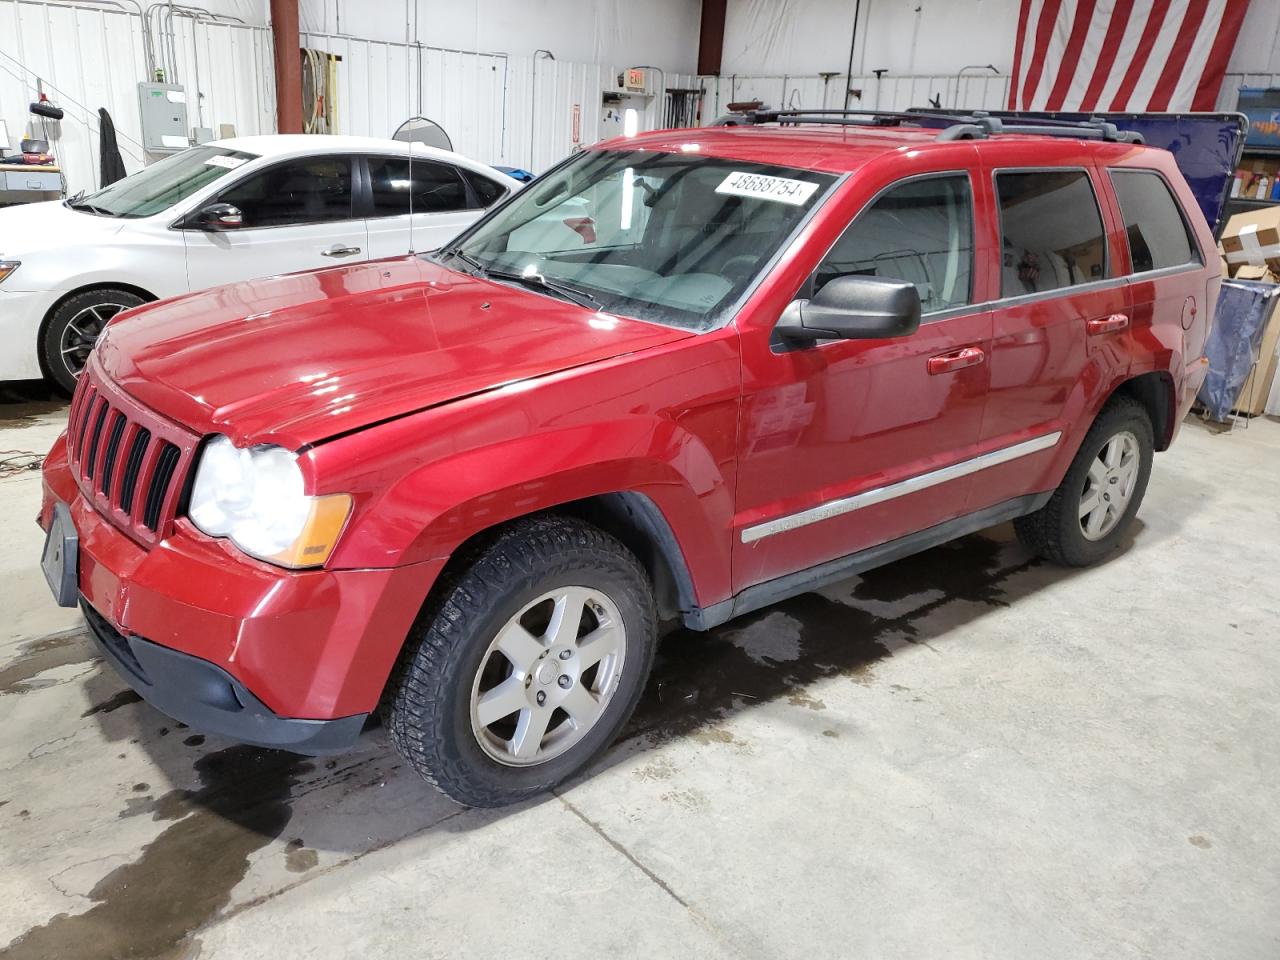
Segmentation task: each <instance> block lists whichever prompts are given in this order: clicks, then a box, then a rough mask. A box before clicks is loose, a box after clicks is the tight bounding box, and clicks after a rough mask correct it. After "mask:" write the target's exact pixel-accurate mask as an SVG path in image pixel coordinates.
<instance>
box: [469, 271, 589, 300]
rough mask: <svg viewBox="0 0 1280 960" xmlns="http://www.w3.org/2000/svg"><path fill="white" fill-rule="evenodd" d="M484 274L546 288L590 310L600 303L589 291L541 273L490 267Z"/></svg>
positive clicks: (495, 278) (492, 277)
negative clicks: (518, 271) (517, 271)
mask: <svg viewBox="0 0 1280 960" xmlns="http://www.w3.org/2000/svg"><path fill="white" fill-rule="evenodd" d="M484 276H485V277H486V278H488V279H489V280H508V281H510V282H511V283H521V284H524V285H525V286H526V287H533V288H535V289H537V290H546V291H549V292H550V293H554V294H555V295H556V296H558V297H560V298H561V299H563V300H568V301H569V302H570V303H576V304H577V305H578V306H580V307H586V308H587V309H588V310H594V309H596V308H597V306H598V304H599V301H598V300H596V298H595V297H593V296H592V295H591V294H589V293H587V291H585V290H578V289H576V288H574V287H571V286H569V285H568V284H566V283H560V282H558V281H556V280H548V279H547V278H546V277H544V276H543V275H542V274H540V273H515V272H514V271H511V270H494V269H492V268H488V269H486V270H485V271H484Z"/></svg>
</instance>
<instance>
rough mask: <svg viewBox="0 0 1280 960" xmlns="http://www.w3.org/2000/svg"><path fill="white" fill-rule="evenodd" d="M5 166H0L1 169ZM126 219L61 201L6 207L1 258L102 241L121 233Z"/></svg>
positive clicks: (0, 217)
mask: <svg viewBox="0 0 1280 960" xmlns="http://www.w3.org/2000/svg"><path fill="white" fill-rule="evenodd" d="M4 169H5V168H4V167H0V171H3V170H4ZM127 222H128V221H126V220H121V219H118V218H115V217H99V216H95V215H94V214H92V213H84V212H81V211H79V210H72V209H71V208H70V207H67V206H65V205H64V204H63V202H62V201H61V200H49V201H46V202H44V203H20V204H18V205H17V206H16V207H5V208H3V209H0V260H5V259H10V258H11V259H14V260H21V259H22V258H23V257H24V256H28V255H30V254H32V253H35V252H36V251H38V250H49V249H54V250H66V249H67V247H68V246H70V245H76V246H80V245H82V244H85V243H100V242H102V241H103V240H105V239H106V238H107V237H113V236H115V235H116V234H117V233H119V232H120V228H121V227H122V226H123V225H124V224H125V223H127ZM14 276H15V277H16V276H17V274H14Z"/></svg>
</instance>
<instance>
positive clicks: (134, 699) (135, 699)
mask: <svg viewBox="0 0 1280 960" xmlns="http://www.w3.org/2000/svg"><path fill="white" fill-rule="evenodd" d="M141 702H142V697H140V696H138V695H137V694H136V693H134V692H133V691H132V690H129V689H125V690H121V691H120V692H119V693H117V694H115V695H114V696H110V697H108V698H107V699H106V700H103V701H102V702H101V703H95V704H94V705H93V706H92V707H90V708H89V709H88V710H86V711H85V712H84V713H82V714H80V716H81V717H92V716H93V715H94V714H97V713H111V712H112V711H113V710H119V709H120V708H121V707H127V706H128V705H129V704H131V703H141Z"/></svg>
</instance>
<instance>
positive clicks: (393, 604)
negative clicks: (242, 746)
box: [40, 117, 1219, 805]
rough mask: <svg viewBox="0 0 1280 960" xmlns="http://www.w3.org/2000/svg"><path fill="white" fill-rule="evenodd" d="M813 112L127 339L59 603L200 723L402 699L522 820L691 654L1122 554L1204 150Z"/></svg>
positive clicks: (133, 673) (239, 727) (1182, 409)
mask: <svg viewBox="0 0 1280 960" xmlns="http://www.w3.org/2000/svg"><path fill="white" fill-rule="evenodd" d="M785 119H786V120H787V122H786V123H785V124H783V125H774V126H768V125H761V124H756V125H751V126H747V125H743V126H737V127H719V128H707V129H699V130H677V131H666V132H657V133H652V134H645V135H641V136H637V137H632V138H630V139H624V140H613V141H610V142H608V143H604V144H601V145H600V146H598V147H596V148H593V149H590V150H587V151H585V152H583V153H581V154H579V155H577V156H575V157H573V158H572V159H570V160H568V161H566V162H565V163H563V164H561V165H560V166H558V167H556V168H555V169H554V170H552V171H550V172H549V173H547V174H546V175H545V176H543V177H541V178H540V179H538V180H537V181H536V182H535V183H533V184H531V185H530V186H529V187H528V188H526V189H525V190H524V191H522V192H521V193H519V194H516V195H515V196H514V197H513V198H512V199H511V200H509V201H508V202H506V203H505V204H504V205H502V206H501V207H499V208H498V209H496V210H495V211H494V212H493V213H492V214H491V215H489V216H487V217H486V218H485V219H484V220H483V221H481V222H480V223H479V224H477V225H476V226H474V227H473V228H471V229H470V230H468V231H467V232H466V233H464V234H463V235H462V236H461V237H460V238H459V239H458V240H457V241H455V242H454V243H453V244H452V245H451V246H450V247H448V248H447V249H444V250H440V251H437V252H436V253H434V254H433V255H429V256H423V257H409V258H406V259H397V260H386V261H378V262H372V263H366V264H361V265H352V266H346V267H339V268H334V269H329V270H322V271H316V272H311V273H301V274H293V275H289V276H282V277H275V278H271V279H266V280H261V281H257V282H253V283H243V284H237V285H234V286H227V287H221V288H217V289H214V290H210V291H207V292H204V293H198V294H195V295H192V296H186V297H181V298H178V299H175V300H169V301H165V302H162V303H157V304H153V305H150V306H144V307H140V308H138V309H136V310H134V311H131V312H130V313H129V314H126V315H124V316H122V317H121V318H120V319H118V320H117V321H116V322H114V323H112V324H111V325H110V327H109V328H108V330H107V332H106V334H105V335H104V336H103V338H102V339H101V341H100V342H99V344H98V346H97V349H96V350H95V352H94V354H93V356H92V358H91V360H90V362H89V364H88V367H87V369H86V373H85V376H84V377H83V378H82V379H81V381H80V385H79V388H78V389H77V391H76V395H75V399H74V401H73V403H72V407H71V414H70V421H69V425H68V428H67V432H66V433H65V434H64V435H63V437H62V438H61V439H59V441H58V442H57V443H56V445H55V446H54V449H53V450H52V452H51V453H50V454H49V457H48V460H47V462H46V464H45V468H44V478H45V497H44V504H43V509H42V511H41V516H40V520H41V523H42V524H43V525H44V526H45V527H46V528H47V529H49V531H50V534H49V539H48V542H47V546H46V549H45V556H44V561H43V562H44V565H45V570H46V575H47V576H48V578H49V580H50V583H51V585H52V586H53V587H54V591H55V594H57V595H58V599H59V601H60V602H61V603H63V604H66V605H74V604H76V603H79V604H80V605H81V606H82V607H83V609H84V614H85V616H86V618H87V619H88V622H89V625H90V626H91V627H92V629H93V633H94V634H95V635H96V637H97V640H98V641H99V643H100V645H101V648H102V651H103V653H104V655H105V656H106V657H107V658H108V659H109V660H110V661H111V662H112V663H113V664H114V665H115V667H116V668H117V669H118V670H119V671H120V672H121V673H122V674H123V676H124V678H125V679H126V680H127V681H128V682H129V683H130V684H131V685H132V686H133V687H134V688H135V689H136V690H137V691H138V693H140V694H141V695H142V696H143V697H144V698H145V699H147V700H148V701H150V702H151V703H152V704H154V705H155V706H156V707H158V708H159V709H160V710H162V711H164V712H165V713H168V714H170V715H172V716H173V717H175V718H177V719H179V720H182V721H184V722H186V723H188V724H190V725H191V726H193V727H196V728H200V729H203V730H206V731H209V732H214V733H219V734H224V735H227V736H230V737H234V738H237V739H239V740H242V741H246V742H249V743H255V744H262V745H268V746H275V747H283V748H286V749H290V750H295V751H297V752H301V753H323V752H328V751H335V750H340V749H342V748H343V747H346V746H348V745H350V744H351V743H352V741H353V740H355V738H356V736H357V735H358V733H359V732H360V729H361V726H362V725H363V724H364V722H365V719H366V717H367V716H368V715H369V714H370V713H371V712H372V711H374V710H375V709H377V708H378V707H379V705H380V704H381V705H382V708H383V709H384V711H385V718H386V723H387V726H388V728H389V730H390V735H391V739H392V740H393V742H394V743H395V744H396V746H397V747H398V748H399V749H400V750H401V751H403V753H404V755H405V756H406V757H407V758H408V760H409V761H410V762H411V763H412V764H413V766H414V767H415V768H416V769H417V770H418V771H419V772H420V773H421V774H422V775H423V776H424V777H426V778H427V779H428V780H429V781H431V782H432V783H434V784H435V785H436V786H438V787H439V788H440V789H442V790H443V791H444V792H445V793H447V794H448V795H449V796H451V797H453V798H455V799H456V800H458V801H461V802H463V803H466V804H473V805H497V804H502V803H508V802H511V801H514V800H518V799H520V798H522V797H526V796H528V795H530V794H532V793H534V792H537V791H540V790H543V789H544V788H546V787H548V786H550V785H552V784H554V783H556V782H557V781H560V780H562V779H564V778H565V777H566V776H568V775H569V774H571V773H573V772H574V771H576V770H577V769H579V768H580V767H581V766H582V765H583V764H585V763H587V762H588V761H589V760H590V759H591V758H592V757H593V756H594V755H596V754H597V753H599V752H600V751H601V750H602V749H603V748H604V747H605V746H607V745H608V743H609V742H610V740H612V739H613V738H614V737H615V736H616V734H617V733H618V730H619V728H620V727H621V726H622V724H623V722H624V721H625V720H626V719H627V716H628V714H629V713H630V712H631V710H632V709H633V707H634V706H635V703H636V700H637V698H638V697H639V696H640V692H641V688H642V687H643V685H644V683H645V676H646V674H647V673H648V671H649V667H650V663H651V661H652V659H653V654H654V647H655V643H656V637H657V634H658V628H659V623H660V622H662V621H665V620H678V621H682V622H683V623H684V624H685V625H687V626H689V627H693V628H696V629H706V628H709V627H711V626H714V625H716V624H719V623H722V622H724V621H726V620H728V619H730V618H731V617H735V616H738V615H739V614H742V613H744V612H746V611H749V610H753V609H756V608H758V607H761V606H763V605H765V604H769V603H772V602H774V601H777V600H779V599H781V598H784V597H787V596H791V595H793V594H797V593H800V592H802V591H805V590H809V589H811V588H813V587H815V586H817V585H819V584H822V583H824V582H826V581H830V580H833V579H836V578H840V577H846V576H849V575H850V574H854V573H857V572H859V571H862V570H866V569H867V568H869V567H871V566H874V565H877V564H881V563H884V562H886V561H889V560H892V559H895V558H898V557H902V556H904V555H906V554H909V553H912V552H915V551H918V550H922V549H924V548H926V547H930V546H932V545H934V544H938V543H941V542H943V541H945V540H948V539H951V538H953V537H958V536H961V535H963V534H967V533H971V532H973V531H976V530H979V529H981V528H983V527H987V526H990V525H992V524H995V523H998V522H1000V521H1004V520H1009V519H1011V518H1012V519H1014V520H1016V522H1017V528H1018V532H1019V534H1020V535H1021V537H1022V538H1023V540H1024V541H1025V542H1026V543H1027V544H1029V545H1030V546H1031V547H1033V548H1034V549H1036V550H1037V551H1039V552H1040V553H1041V554H1043V555H1045V556H1046V557H1049V558H1050V559H1053V560H1056V561H1059V562H1061V563H1066V564H1072V565H1080V564H1087V563H1091V562H1093V561H1096V560H1098V559H1099V558H1101V557H1103V556H1104V555H1105V554H1106V553H1107V552H1108V551H1109V550H1111V549H1112V548H1113V547H1114V546H1115V545H1116V543H1117V541H1118V540H1119V539H1120V538H1121V537H1122V536H1123V535H1124V533H1125V530H1126V527H1127V526H1128V525H1129V523H1130V521H1131V520H1132V519H1133V516H1134V513H1135V511H1136V510H1137V509H1138V505H1139V503H1140V502H1141V500H1142V496H1143V493H1144V491H1145V489H1146V486H1147V478H1148V475H1149V472H1150V469H1151V460H1152V453H1153V452H1154V451H1156V450H1163V449H1165V448H1166V447H1168V446H1169V443H1170V441H1171V440H1172V439H1173V437H1174V434H1175V433H1176V432H1177V428H1178V424H1179V421H1180V420H1181V419H1182V417H1183V416H1184V415H1185V413H1186V412H1187V409H1188V407H1189V406H1190V404H1191V401H1192V398H1193V397H1194V396H1195V394H1196V390H1197V388H1198V386H1199V384H1200V381H1201V379H1202V377H1203V374H1204V371H1205V369H1206V368H1205V366H1204V361H1203V360H1202V359H1201V356H1202V348H1203V345H1204V341H1205V335H1206V331H1207V328H1208V325H1209V320H1210V313H1211V311H1212V309H1213V305H1214V302H1215V299H1216V295H1217V289H1218V284H1219V275H1218V267H1217V260H1216V259H1215V257H1214V255H1213V249H1214V245H1213V237H1212V235H1211V233H1210V230H1209V228H1208V226H1207V225H1206V224H1205V221H1204V218H1203V216H1202V215H1201V214H1200V213H1199V212H1198V210H1197V208H1196V205H1195V204H1194V202H1193V200H1192V196H1191V193H1190V191H1189V190H1188V188H1187V185H1186V183H1185V182H1184V180H1183V178H1182V177H1181V176H1180V175H1179V173H1178V170H1177V168H1176V167H1175V166H1174V163H1173V160H1172V157H1171V156H1170V155H1169V154H1168V153H1165V152H1163V151H1158V150H1153V149H1149V148H1147V147H1144V146H1141V145H1139V144H1137V143H1134V142H1128V141H1126V140H1125V135H1120V136H1119V137H1117V136H1116V135H1115V132H1114V129H1113V128H1111V129H1108V128H1106V127H1104V126H1102V125H1096V126H1086V127H1081V128H1079V129H1073V130H1072V131H1071V133H1070V136H1066V137H1063V136H1045V135H1025V134H1010V133H1002V132H997V130H996V129H994V128H996V127H997V124H996V123H995V122H993V121H991V122H987V124H986V126H985V127H984V126H983V125H982V124H977V125H975V124H968V125H965V126H955V127H952V128H950V129H947V130H945V131H942V132H939V130H931V129H922V128H920V127H919V126H913V125H912V124H911V123H910V122H908V121H906V120H903V119H899V120H896V121H895V120H894V119H893V118H883V117H881V118H871V120H870V122H863V123H861V124H858V123H857V121H856V119H855V118H848V119H846V120H845V121H842V122H841V123H840V124H839V125H836V124H827V125H820V124H805V123H798V122H796V120H797V119H798V118H795V117H789V118H785ZM820 119H829V118H820ZM895 123H896V125H894V124H895Z"/></svg>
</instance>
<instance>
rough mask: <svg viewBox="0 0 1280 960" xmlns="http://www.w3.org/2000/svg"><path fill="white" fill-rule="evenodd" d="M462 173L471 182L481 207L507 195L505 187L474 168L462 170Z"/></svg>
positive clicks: (492, 203)
mask: <svg viewBox="0 0 1280 960" xmlns="http://www.w3.org/2000/svg"><path fill="white" fill-rule="evenodd" d="M462 175H463V176H464V177H466V178H467V182H468V183H470V184H471V189H472V190H473V191H474V192H475V195H476V199H477V200H478V201H479V202H480V206H482V207H491V206H493V205H494V204H495V203H497V202H498V201H499V200H501V199H502V198H503V197H505V196H506V195H507V188H506V187H504V186H503V185H502V184H500V183H498V182H497V181H496V180H490V179H489V178H488V177H486V176H483V175H481V174H479V173H476V172H475V171H474V170H463V171H462Z"/></svg>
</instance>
